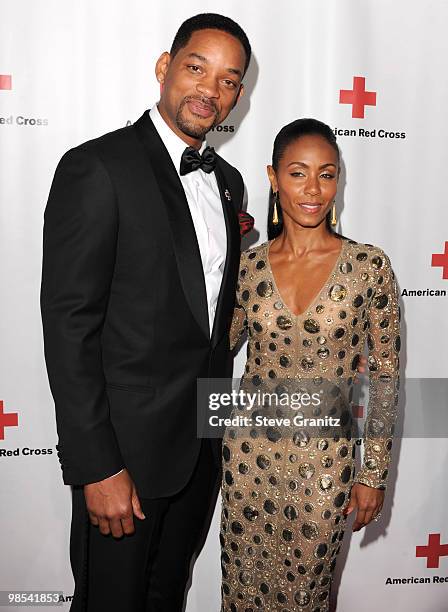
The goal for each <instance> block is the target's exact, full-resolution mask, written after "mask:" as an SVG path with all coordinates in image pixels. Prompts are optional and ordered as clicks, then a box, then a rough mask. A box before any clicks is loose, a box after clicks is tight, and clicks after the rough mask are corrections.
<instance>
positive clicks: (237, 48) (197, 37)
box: [178, 28, 245, 65]
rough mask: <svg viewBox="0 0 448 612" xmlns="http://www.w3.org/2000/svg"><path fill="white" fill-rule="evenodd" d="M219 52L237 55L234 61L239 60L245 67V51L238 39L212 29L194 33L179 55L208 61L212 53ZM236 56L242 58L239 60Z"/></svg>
mask: <svg viewBox="0 0 448 612" xmlns="http://www.w3.org/2000/svg"><path fill="white" fill-rule="evenodd" d="M217 50H219V51H221V52H224V51H225V52H228V53H229V54H232V55H233V54H235V57H234V58H233V60H234V61H236V60H237V59H238V60H240V61H241V62H242V63H243V65H244V61H245V51H244V47H243V45H242V44H241V42H240V41H239V40H238V38H236V37H235V36H233V35H232V34H228V33H227V32H223V31H222V30H214V29H211V28H208V29H204V30H196V31H195V32H193V34H192V35H191V37H190V40H189V41H188V43H187V44H186V45H185V46H184V47H182V48H181V49H179V51H178V55H180V56H182V57H187V56H189V55H194V56H196V58H197V59H201V60H202V61H207V60H208V59H209V56H210V55H211V54H212V53H213V54H216V51H217ZM236 56H240V57H238V58H237V57H236Z"/></svg>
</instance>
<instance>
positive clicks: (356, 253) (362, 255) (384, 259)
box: [344, 237, 390, 269]
mask: <svg viewBox="0 0 448 612" xmlns="http://www.w3.org/2000/svg"><path fill="white" fill-rule="evenodd" d="M344 240H345V243H346V245H347V246H346V248H347V250H348V251H349V253H350V255H351V257H352V258H354V259H356V260H357V261H367V260H369V263H370V264H372V266H373V267H374V268H376V269H379V268H381V267H383V265H386V266H390V258H389V255H388V254H387V253H386V251H385V250H384V249H383V248H382V247H380V246H378V245H376V244H371V243H369V242H358V241H357V240H353V239H352V238H347V237H344Z"/></svg>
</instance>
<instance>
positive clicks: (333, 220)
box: [331, 200, 338, 226]
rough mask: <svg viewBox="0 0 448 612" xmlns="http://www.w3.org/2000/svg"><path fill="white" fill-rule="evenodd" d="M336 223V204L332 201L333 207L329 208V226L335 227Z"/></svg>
mask: <svg viewBox="0 0 448 612" xmlns="http://www.w3.org/2000/svg"><path fill="white" fill-rule="evenodd" d="M337 222H338V219H337V217H336V203H335V201H334V200H333V206H332V208H331V225H333V226H334V225H336V223H337Z"/></svg>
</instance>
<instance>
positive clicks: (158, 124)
mask: <svg viewBox="0 0 448 612" xmlns="http://www.w3.org/2000/svg"><path fill="white" fill-rule="evenodd" d="M149 116H150V117H151V120H152V122H153V123H154V126H155V128H156V130H157V132H158V134H159V136H160V138H161V139H162V142H163V144H164V145H165V147H166V149H167V151H168V153H169V154H170V157H171V160H172V162H173V164H174V166H175V168H176V170H177V173H178V174H179V171H180V160H181V157H182V153H183V152H184V151H185V149H186V148H187V147H188V145H187V143H186V142H184V141H183V140H182V138H180V137H179V136H178V135H177V134H175V133H174V132H173V130H172V129H171V128H170V127H169V125H168V124H167V123H166V122H165V120H164V118H163V117H162V115H161V114H160V112H159V109H158V108H157V104H154V106H153V107H152V108H151V110H150V111H149ZM206 146H207V143H206V141H205V140H204V141H203V143H202V146H201V148H200V149H199V153H202V152H203V150H204V149H205V147H206Z"/></svg>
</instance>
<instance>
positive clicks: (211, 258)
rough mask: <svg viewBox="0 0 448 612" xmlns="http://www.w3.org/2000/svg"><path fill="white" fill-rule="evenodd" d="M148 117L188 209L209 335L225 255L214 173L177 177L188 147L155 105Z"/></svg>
mask: <svg viewBox="0 0 448 612" xmlns="http://www.w3.org/2000/svg"><path fill="white" fill-rule="evenodd" d="M149 116H150V117H151V119H152V122H153V123H154V125H155V128H156V130H157V132H158V133H159V136H160V138H161V139H162V141H163V144H164V145H165V147H166V148H167V150H168V153H169V154H170V157H171V159H172V161H173V164H174V167H175V168H176V170H177V173H178V175H179V178H180V181H181V183H182V186H183V188H184V191H185V195H186V198H187V202H188V206H189V208H190V214H191V218H192V220H193V225H194V229H195V231H196V238H197V240H198V244H199V251H200V253H201V260H202V269H203V270H204V278H205V288H206V292H207V307H208V321H209V328H210V336H211V334H212V330H213V323H214V320H215V312H216V304H217V302H218V295H219V290H220V288H221V281H222V275H223V271H224V264H225V260H226V253H227V232H226V224H225V220H224V213H223V210H222V202H221V196H220V195H219V189H218V183H217V182H216V176H215V173H214V172H210V174H207V172H204V171H203V170H201V169H200V168H198V169H197V170H193V171H192V172H189V173H188V174H185V175H184V176H181V175H180V160H181V157H182V153H183V152H184V150H185V149H186V147H187V146H188V145H187V144H186V143H185V142H184V141H183V140H182V139H181V138H179V136H177V134H175V133H174V132H173V131H172V129H171V128H170V127H169V126H168V124H167V123H165V120H164V119H163V118H162V116H161V114H160V113H159V109H158V108H157V104H154V106H153V107H152V109H151V110H150V111H149ZM206 146H207V143H206V142H205V141H204V142H203V143H202V147H201V148H200V150H199V152H200V153H202V151H203V150H204V149H205V147H206Z"/></svg>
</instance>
